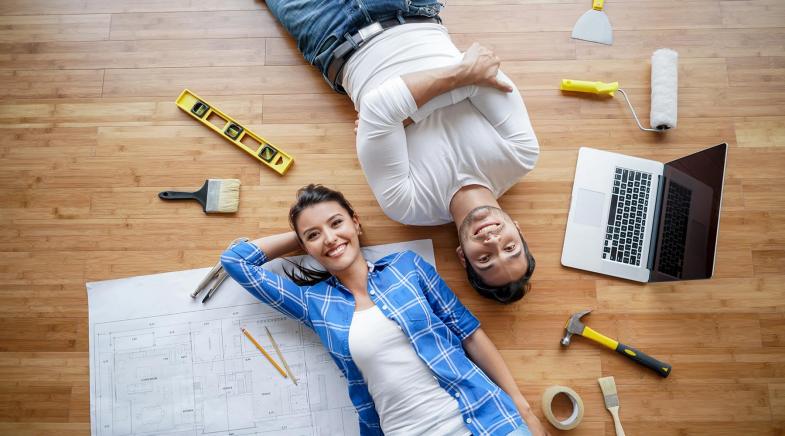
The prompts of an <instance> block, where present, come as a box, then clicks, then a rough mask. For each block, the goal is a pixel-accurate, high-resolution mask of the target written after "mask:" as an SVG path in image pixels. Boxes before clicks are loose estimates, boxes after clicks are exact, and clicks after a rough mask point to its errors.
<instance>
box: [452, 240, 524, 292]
mask: <svg viewBox="0 0 785 436" xmlns="http://www.w3.org/2000/svg"><path fill="white" fill-rule="evenodd" d="M518 234H519V235H520V236H521V242H522V243H523V252H524V254H525V255H526V260H527V261H528V262H529V266H528V268H526V272H525V273H523V276H521V277H520V278H519V279H518V280H515V281H512V282H510V283H507V284H505V285H502V286H490V285H488V284H486V283H485V282H484V281H483V280H482V278H481V277H480V275H479V274H477V271H475V270H474V268H472V264H471V263H469V259H466V276H467V277H468V278H469V284H470V285H472V287H473V288H474V289H475V290H476V291H477V293H479V294H480V295H482V296H483V297H485V298H490V299H492V300H496V301H498V302H500V303H503V304H510V303H513V302H516V301H518V300H520V299H521V298H523V296H524V295H526V293H527V292H529V290H530V289H531V285H532V284H531V283H530V282H529V280H530V279H531V277H532V274H534V267H535V262H534V256H532V254H531V252H530V251H529V247H528V246H527V245H526V240H525V239H523V235H521V234H520V232H518ZM464 259H465V257H464Z"/></svg>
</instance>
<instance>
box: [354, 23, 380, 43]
mask: <svg viewBox="0 0 785 436" xmlns="http://www.w3.org/2000/svg"><path fill="white" fill-rule="evenodd" d="M383 30H384V29H383V28H382V25H381V23H379V22H378V21H376V22H375V23H371V24H369V25H367V26H365V27H363V28H362V29H360V30H358V31H357V33H358V34H359V35H360V38H362V40H363V41H366V40H368V39H370V38H373V37H374V36H376V35H378V34H380V33H382V31H383Z"/></svg>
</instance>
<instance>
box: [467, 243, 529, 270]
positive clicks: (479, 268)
mask: <svg viewBox="0 0 785 436" xmlns="http://www.w3.org/2000/svg"><path fill="white" fill-rule="evenodd" d="M521 254H523V247H521V246H518V251H516V252H515V254H513V255H512V256H510V259H515V258H517V257H521ZM495 266H496V262H494V263H492V264H490V265H486V266H481V267H478V268H477V271H488V270H489V269H491V268H493V267H495Z"/></svg>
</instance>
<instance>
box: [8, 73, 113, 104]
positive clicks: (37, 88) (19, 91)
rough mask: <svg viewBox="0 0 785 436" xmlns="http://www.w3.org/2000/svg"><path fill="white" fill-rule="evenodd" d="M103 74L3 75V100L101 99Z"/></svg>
mask: <svg viewBox="0 0 785 436" xmlns="http://www.w3.org/2000/svg"><path fill="white" fill-rule="evenodd" d="M103 81H104V70H27V71H26V70H13V71H0V98H57V97H63V98H69V97H70V98H81V97H86V98H90V97H100V96H101V88H102V85H103Z"/></svg>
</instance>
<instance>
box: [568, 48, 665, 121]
mask: <svg viewBox="0 0 785 436" xmlns="http://www.w3.org/2000/svg"><path fill="white" fill-rule="evenodd" d="M678 67H679V54H678V53H676V52H675V51H673V50H671V49H668V48H661V49H659V50H657V51H655V52H654V54H652V55H651V116H650V122H651V126H652V128H646V127H643V126H642V125H641V122H640V120H639V119H638V115H637V114H636V113H635V109H634V108H633V107H632V103H630V99H629V97H627V93H626V92H624V90H623V89H621V88H619V82H613V83H605V82H590V81H585V80H570V79H564V80H562V82H561V90H562V91H575V92H588V93H592V94H597V95H607V96H611V97H613V94H614V93H615V92H616V91H619V92H620V93H621V95H622V96H623V97H624V100H625V101H626V102H627V106H629V108H630V112H632V116H633V117H634V118H635V122H636V123H638V127H639V128H640V129H641V130H645V131H647V132H664V131H666V130H668V129H673V128H675V127H676V112H677V106H678V105H677V97H678V88H679V74H678Z"/></svg>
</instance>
